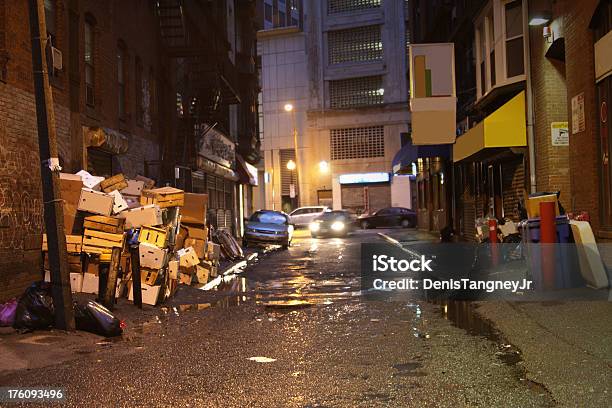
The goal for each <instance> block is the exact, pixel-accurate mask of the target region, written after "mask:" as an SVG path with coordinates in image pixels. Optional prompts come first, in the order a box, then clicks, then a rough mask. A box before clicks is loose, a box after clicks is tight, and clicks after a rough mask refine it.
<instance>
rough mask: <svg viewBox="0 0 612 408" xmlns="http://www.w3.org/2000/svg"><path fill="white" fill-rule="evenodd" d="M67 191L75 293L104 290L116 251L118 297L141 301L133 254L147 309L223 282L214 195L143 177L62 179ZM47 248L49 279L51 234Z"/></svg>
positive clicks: (81, 174) (62, 187)
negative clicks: (212, 221)
mask: <svg viewBox="0 0 612 408" xmlns="http://www.w3.org/2000/svg"><path fill="white" fill-rule="evenodd" d="M60 190H61V194H62V199H63V201H64V228H65V231H66V245H67V250H68V254H69V255H68V262H69V267H70V281H71V286H72V290H73V291H74V292H85V293H97V292H98V290H99V289H98V288H99V281H100V276H102V275H104V276H107V275H106V274H105V272H106V271H107V269H108V268H109V267H110V265H111V258H112V254H113V250H115V253H120V254H121V255H120V260H119V263H118V274H117V276H118V277H119V278H118V280H117V291H116V296H117V297H121V296H127V297H128V299H129V300H133V297H134V296H133V285H132V276H133V274H132V272H133V270H132V257H131V252H130V251H132V252H134V251H137V254H138V260H139V270H140V280H141V290H142V301H143V303H146V304H151V305H155V304H157V303H158V302H159V301H163V300H164V299H166V298H168V297H170V296H172V295H173V294H174V293H175V291H176V289H177V287H178V285H179V284H186V285H204V284H206V283H207V282H208V281H209V279H210V278H211V277H215V276H217V267H218V265H219V258H220V252H221V251H220V246H219V245H218V244H216V243H213V242H212V241H211V240H210V239H209V231H208V228H207V226H206V211H207V206H208V196H207V195H206V194H193V193H185V192H184V191H182V190H179V189H176V188H173V187H161V188H155V183H154V181H153V180H151V179H148V178H146V177H142V176H137V177H136V178H135V179H133V180H128V179H126V178H125V177H124V176H123V174H117V175H114V176H112V177H110V178H106V179H105V178H103V177H97V176H94V175H91V174H89V173H88V172H86V171H84V170H82V171H80V172H78V173H77V174H67V173H62V174H61V175H60ZM42 250H43V253H44V259H45V271H46V279H49V273H48V269H49V268H48V263H47V256H46V255H47V251H48V245H47V240H46V236H43V246H42ZM134 267H135V265H134ZM101 272H102V273H101Z"/></svg>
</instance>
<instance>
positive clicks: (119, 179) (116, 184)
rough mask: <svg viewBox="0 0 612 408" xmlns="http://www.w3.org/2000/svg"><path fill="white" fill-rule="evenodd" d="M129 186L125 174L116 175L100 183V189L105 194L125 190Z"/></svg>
mask: <svg viewBox="0 0 612 408" xmlns="http://www.w3.org/2000/svg"><path fill="white" fill-rule="evenodd" d="M127 186H128V183H127V180H126V179H125V176H124V175H123V173H119V174H115V175H114V176H112V177H109V178H107V179H104V180H102V182H100V188H101V189H102V191H104V192H105V193H110V192H111V191H114V190H123V189H124V188H126V187H127Z"/></svg>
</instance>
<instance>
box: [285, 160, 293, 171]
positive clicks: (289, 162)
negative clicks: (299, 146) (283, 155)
mask: <svg viewBox="0 0 612 408" xmlns="http://www.w3.org/2000/svg"><path fill="white" fill-rule="evenodd" d="M287 170H291V171H293V170H295V162H294V161H293V160H289V161H288V162H287Z"/></svg>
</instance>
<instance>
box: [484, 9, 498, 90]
mask: <svg viewBox="0 0 612 408" xmlns="http://www.w3.org/2000/svg"><path fill="white" fill-rule="evenodd" d="M486 25H487V43H488V44H489V54H488V55H489V70H490V80H491V87H494V86H495V78H496V76H495V25H494V23H493V13H491V14H489V15H488V16H487V19H486Z"/></svg>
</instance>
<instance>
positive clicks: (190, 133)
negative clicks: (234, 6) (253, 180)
mask: <svg viewBox="0 0 612 408" xmlns="http://www.w3.org/2000/svg"><path fill="white" fill-rule="evenodd" d="M156 8H157V15H158V19H159V28H160V35H161V40H162V44H163V46H164V47H165V51H166V53H167V54H168V55H169V56H170V57H171V58H172V59H173V63H174V65H175V71H176V73H177V76H176V81H177V115H176V118H177V119H176V123H175V126H174V132H173V133H174V134H173V137H172V139H171V140H168V141H166V143H165V152H164V153H165V154H164V157H165V160H170V161H172V162H173V163H166V165H167V166H169V165H179V166H185V167H189V168H192V169H194V168H195V167H196V164H197V146H196V144H197V141H196V136H195V133H196V132H195V128H196V126H200V127H201V128H202V129H213V128H214V129H215V131H218V132H221V133H223V134H224V135H225V136H227V137H228V138H230V139H233V138H232V136H231V135H230V133H229V106H230V105H233V104H240V103H241V96H240V92H239V86H240V77H239V72H238V71H237V69H236V66H235V65H234V64H233V63H232V61H231V60H230V56H229V55H230V48H231V46H230V43H229V42H228V40H227V35H226V33H227V26H226V15H227V8H226V4H225V1H224V0H208V1H204V0H200V1H198V0H158V1H157V2H156ZM167 170H170V169H167Z"/></svg>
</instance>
